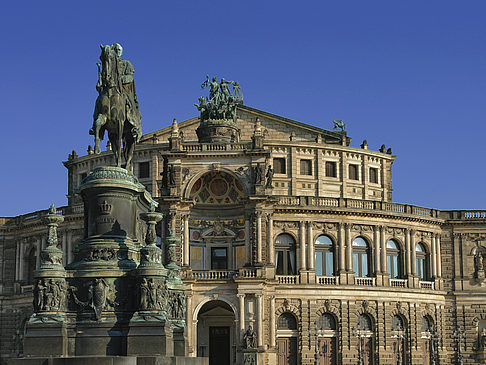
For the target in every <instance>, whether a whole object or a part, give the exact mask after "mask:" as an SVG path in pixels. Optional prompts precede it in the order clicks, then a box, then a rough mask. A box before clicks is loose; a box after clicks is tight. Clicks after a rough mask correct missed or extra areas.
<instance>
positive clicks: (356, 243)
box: [353, 237, 371, 277]
mask: <svg viewBox="0 0 486 365" xmlns="http://www.w3.org/2000/svg"><path fill="white" fill-rule="evenodd" d="M370 256H371V255H370V252H369V246H368V243H367V242H366V241H365V239H364V238H362V237H356V238H355V239H354V240H353V271H354V276H357V277H365V276H369V274H370V272H369V267H370Z"/></svg>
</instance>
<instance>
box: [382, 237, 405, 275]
mask: <svg viewBox="0 0 486 365" xmlns="http://www.w3.org/2000/svg"><path fill="white" fill-rule="evenodd" d="M386 267H387V270H388V273H389V274H390V278H392V279H394V278H399V277H401V276H402V259H401V252H400V246H399V245H398V243H397V242H395V241H394V240H389V241H388V242H387V243H386Z"/></svg>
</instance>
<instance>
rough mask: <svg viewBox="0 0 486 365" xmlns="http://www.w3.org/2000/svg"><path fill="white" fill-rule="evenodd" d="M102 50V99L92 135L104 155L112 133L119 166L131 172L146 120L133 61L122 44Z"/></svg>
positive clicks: (100, 69)
mask: <svg viewBox="0 0 486 365" xmlns="http://www.w3.org/2000/svg"><path fill="white" fill-rule="evenodd" d="M100 47H101V56H100V60H101V63H99V62H98V63H97V65H98V83H97V84H96V90H98V93H99V95H98V98H97V99H96V104H95V110H94V114H93V127H92V128H91V129H90V134H94V137H95V153H100V139H103V137H104V135H105V131H107V132H108V138H109V140H110V143H111V146H112V151H113V153H114V155H115V162H116V166H118V167H122V155H123V157H124V159H125V165H124V167H125V168H126V169H127V170H128V169H129V167H130V162H131V160H132V157H133V151H134V149H135V144H136V143H137V142H138V141H140V138H141V137H142V124H141V119H142V116H141V114H140V111H139V107H138V100H137V94H136V92H135V82H134V79H133V73H134V72H135V69H134V68H133V66H132V64H131V63H130V61H127V60H124V59H122V58H121V56H122V53H123V48H122V46H121V45H119V44H118V43H114V44H112V45H111V46H103V45H100Z"/></svg>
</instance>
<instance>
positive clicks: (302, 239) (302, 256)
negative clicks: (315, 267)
mask: <svg viewBox="0 0 486 365" xmlns="http://www.w3.org/2000/svg"><path fill="white" fill-rule="evenodd" d="M305 252H306V249H305V222H303V221H301V222H300V269H301V270H305V269H306V265H305Z"/></svg>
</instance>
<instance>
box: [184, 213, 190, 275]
mask: <svg viewBox="0 0 486 365" xmlns="http://www.w3.org/2000/svg"><path fill="white" fill-rule="evenodd" d="M189 254H190V247H189V214H186V215H185V216H184V260H183V262H182V265H183V266H189V260H190V259H189Z"/></svg>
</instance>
